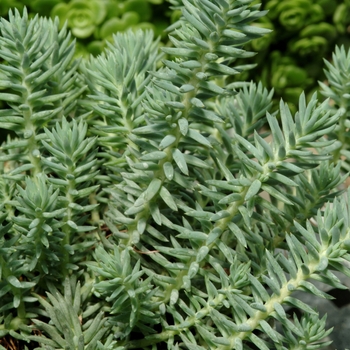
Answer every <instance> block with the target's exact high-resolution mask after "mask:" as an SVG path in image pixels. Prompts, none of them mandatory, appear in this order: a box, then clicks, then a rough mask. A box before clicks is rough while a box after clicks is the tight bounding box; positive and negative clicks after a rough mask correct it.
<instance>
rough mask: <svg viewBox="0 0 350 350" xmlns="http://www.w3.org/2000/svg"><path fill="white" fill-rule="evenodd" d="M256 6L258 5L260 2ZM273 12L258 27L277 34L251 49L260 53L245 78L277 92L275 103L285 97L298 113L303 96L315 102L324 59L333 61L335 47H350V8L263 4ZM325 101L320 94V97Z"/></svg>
mask: <svg viewBox="0 0 350 350" xmlns="http://www.w3.org/2000/svg"><path fill="white" fill-rule="evenodd" d="M256 2H257V3H258V2H259V1H256ZM261 3H262V9H264V10H267V11H269V12H268V13H267V15H266V17H263V18H262V19H260V20H259V21H258V22H257V23H255V25H257V26H259V27H262V28H268V29H272V30H273V31H272V33H270V34H268V35H266V36H264V37H263V38H258V39H255V40H253V41H252V42H251V43H250V44H249V45H248V47H250V46H251V47H252V49H253V50H255V51H258V52H259V53H258V55H257V56H256V57H255V58H254V59H252V60H251V63H256V64H257V67H256V68H255V69H253V70H252V71H251V72H246V76H245V79H247V80H249V79H253V80H261V81H262V82H263V83H264V85H265V86H266V87H267V88H272V87H273V88H274V89H275V101H274V102H275V104H276V107H277V104H278V102H279V99H280V98H281V97H282V98H283V100H284V101H285V102H287V103H288V104H289V106H290V108H291V109H292V111H293V112H296V110H297V106H298V99H299V95H300V94H301V92H302V91H304V92H305V93H306V94H307V96H308V98H310V97H311V96H312V94H313V92H314V91H316V90H317V88H318V80H325V79H326V77H325V76H324V74H323V72H322V68H323V62H322V58H324V57H325V58H326V59H331V56H332V52H333V50H334V46H335V45H338V46H341V45H345V46H346V47H347V48H348V47H349V39H348V35H347V34H346V28H347V27H348V26H349V24H350V23H349V11H350V3H349V2H348V1H334V0H297V1H294V0H262V1H261ZM321 97H322V96H321V95H319V98H321Z"/></svg>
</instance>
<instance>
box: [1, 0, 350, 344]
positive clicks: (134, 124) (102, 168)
mask: <svg viewBox="0 0 350 350" xmlns="http://www.w3.org/2000/svg"><path fill="white" fill-rule="evenodd" d="M171 2H172V5H173V6H174V7H175V8H176V9H177V10H180V11H181V13H182V15H181V17H180V19H179V20H178V21H177V22H176V23H174V24H173V25H172V27H171V28H169V31H170V35H169V38H170V41H171V42H172V44H173V46H172V47H164V48H162V50H161V51H162V52H163V53H165V54H166V55H167V56H166V57H167V59H165V58H164V56H163V54H162V53H160V50H159V42H158V41H157V40H154V38H153V33H152V32H151V31H137V32H133V31H128V32H126V33H119V34H117V35H115V36H114V37H113V42H112V43H110V44H109V45H108V48H107V49H106V51H105V52H104V53H103V54H102V55H100V56H98V57H96V58H90V59H89V60H88V61H82V62H79V61H76V60H74V58H73V57H74V42H72V43H70V34H69V33H68V32H67V30H66V28H65V27H64V28H63V29H62V30H59V21H58V20H55V21H52V20H48V19H43V18H40V17H35V18H34V19H31V20H29V19H28V16H27V13H26V11H24V12H23V15H20V13H19V12H18V11H15V13H14V14H13V13H12V12H10V14H9V20H8V21H7V20H5V19H2V20H1V25H0V46H1V50H0V56H1V58H2V59H3V60H4V63H3V64H1V65H0V74H1V79H0V89H1V90H2V92H1V93H0V99H1V100H3V101H5V102H6V108H4V109H2V110H0V127H1V128H2V129H6V130H11V131H13V132H14V133H15V134H16V137H9V138H8V140H7V141H6V142H5V143H4V144H3V145H2V146H1V149H0V164H1V168H0V169H1V178H0V198H1V202H0V297H1V301H2V303H1V306H0V337H10V336H11V337H13V338H17V339H18V340H21V341H23V342H26V341H27V342H32V344H31V346H32V347H35V348H36V349H57V350H58V349H78V350H83V349H91V350H93V349H101V350H106V349H111V350H112V349H118V350H123V349H125V350H126V349H165V348H167V349H172V350H175V349H191V350H192V349H193V350H204V349H221V350H226V349H227V350H228V349H238V350H242V349H244V350H246V349H251V348H252V347H255V348H258V349H262V350H271V349H276V350H282V349H283V350H284V349H295V350H296V349H318V348H322V347H324V346H326V345H327V344H329V342H328V341H327V340H324V338H325V337H326V336H327V335H328V334H330V332H331V330H326V328H325V317H322V318H319V316H318V313H317V311H316V310H314V309H312V308H311V307H310V306H309V305H307V304H305V303H304V302H303V301H301V300H299V299H297V298H296V296H295V294H294V292H295V291H297V290H302V291H305V292H307V293H311V294H313V295H315V296H317V297H323V298H330V296H329V295H327V294H326V293H324V292H322V291H320V290H319V289H317V288H316V287H315V286H314V284H312V281H313V280H317V281H322V282H323V283H325V284H327V285H330V286H332V287H335V288H345V287H344V286H343V285H342V284H341V282H340V281H339V279H338V278H337V277H336V276H335V274H334V273H333V272H334V271H340V272H343V273H344V274H346V275H348V276H349V275H350V271H349V269H348V268H347V267H346V265H345V264H344V263H345V262H349V261H350V255H349V250H350V243H349V242H350V231H349V227H350V225H349V222H350V205H349V200H350V193H347V194H343V192H342V190H341V185H342V184H343V182H344V180H345V178H346V174H344V172H343V170H344V169H345V170H347V169H348V166H349V164H348V163H349V162H348V158H347V155H348V151H347V149H348V139H347V136H344V137H343V138H341V137H340V135H342V132H343V133H344V132H345V130H346V129H347V128H348V123H349V122H348V114H347V112H346V109H347V103H348V97H349V96H348V95H349V94H348V91H347V90H346V89H348V85H349V79H348V73H349V72H348V67H349V56H350V53H349V54H345V50H344V49H337V50H336V51H335V56H334V57H335V58H334V66H332V65H331V64H327V68H328V71H327V72H328V73H327V74H328V75H329V83H330V86H329V87H326V86H325V85H323V86H322V87H323V91H324V93H325V94H326V95H327V96H328V97H330V98H331V99H332V100H333V106H331V105H330V101H329V100H326V101H324V102H322V103H318V101H317V97H316V94H314V95H313V96H312V98H311V101H310V102H309V103H307V102H306V98H305V94H304V93H301V94H300V96H299V103H298V112H297V113H295V114H294V113H293V114H292V113H291V111H290V109H289V107H288V105H287V104H285V103H284V102H283V101H281V103H280V105H279V109H278V110H276V111H275V110H273V109H272V99H273V91H270V92H269V91H268V90H267V89H265V88H264V87H263V86H262V84H260V83H259V84H255V83H253V82H251V83H247V82H245V81H239V82H235V83H230V77H232V76H238V75H239V74H240V73H241V72H244V71H245V69H247V68H249V65H246V66H245V65H241V64H240V65H238V64H237V62H238V59H246V58H248V57H251V56H252V55H254V53H253V52H250V51H247V50H245V48H244V45H245V44H247V43H249V42H251V40H254V39H257V38H259V37H261V36H262V35H264V34H266V33H268V32H269V30H267V29H264V28H261V27H258V26H253V25H251V24H252V23H254V22H256V21H257V20H258V19H259V18H260V17H262V16H264V15H265V12H264V11H260V10H259V7H260V6H259V4H253V3H252V1H251V0H212V1H209V0H182V1H175V0H172V1H171ZM279 120H280V123H279ZM328 135H329V136H328ZM268 137H270V138H268ZM288 306H292V307H296V308H298V309H300V310H301V314H302V315H301V317H300V318H298V317H297V316H296V315H289V313H288ZM37 330H40V333H38V332H36V331H37ZM27 345H28V344H27Z"/></svg>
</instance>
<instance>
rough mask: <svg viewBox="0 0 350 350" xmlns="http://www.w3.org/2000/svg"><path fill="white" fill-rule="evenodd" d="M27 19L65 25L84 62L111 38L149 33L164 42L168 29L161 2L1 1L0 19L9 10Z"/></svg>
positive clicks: (167, 10) (156, 0)
mask: <svg viewBox="0 0 350 350" xmlns="http://www.w3.org/2000/svg"><path fill="white" fill-rule="evenodd" d="M24 6H26V7H27V9H28V12H29V17H34V16H35V14H37V13H38V14H39V15H41V16H47V17H51V18H52V19H54V18H55V17H58V18H59V23H60V28H62V27H63V26H64V24H65V22H67V24H68V28H69V30H70V31H71V32H72V36H73V38H75V39H77V50H76V55H77V56H83V57H86V58H88V56H89V54H93V55H97V54H100V53H101V52H102V51H103V49H104V48H105V47H106V45H107V42H108V41H113V38H112V36H113V34H115V33H117V32H124V31H126V30H128V29H130V28H132V29H134V30H137V29H139V28H141V29H144V30H153V31H154V32H155V34H156V35H157V36H158V35H159V36H162V37H163V39H166V36H165V33H164V29H165V28H166V27H167V26H168V25H169V23H170V19H169V15H170V13H171V11H169V6H167V4H166V3H164V1H163V0H89V1H84V0H70V1H64V0H25V1H23V0H22V1H16V0H4V1H1V4H0V16H2V17H6V16H7V14H8V11H9V9H14V8H16V9H18V10H20V11H23V7H24Z"/></svg>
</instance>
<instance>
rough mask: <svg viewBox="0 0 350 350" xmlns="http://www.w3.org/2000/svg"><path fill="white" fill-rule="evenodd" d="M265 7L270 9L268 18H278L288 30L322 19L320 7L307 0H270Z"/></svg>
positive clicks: (322, 14)
mask: <svg viewBox="0 0 350 350" xmlns="http://www.w3.org/2000/svg"><path fill="white" fill-rule="evenodd" d="M265 8H266V9H267V10H269V11H270V18H272V19H274V20H275V19H276V20H278V22H279V24H280V25H281V26H282V27H283V28H284V29H285V30H287V31H290V32H297V31H299V30H300V29H302V28H304V27H305V26H307V25H309V24H312V23H318V22H320V21H322V20H323V19H324V12H323V9H322V7H321V6H320V5H319V4H317V3H313V1H308V0H296V1H293V0H282V1H278V0H270V1H268V2H267V3H266V5H265Z"/></svg>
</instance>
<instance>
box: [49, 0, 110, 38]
mask: <svg viewBox="0 0 350 350" xmlns="http://www.w3.org/2000/svg"><path fill="white" fill-rule="evenodd" d="M106 15H107V12H106V7H105V5H104V2H103V1H97V0H91V1H83V0H72V1H70V2H69V3H64V2H61V3H59V4H57V5H56V6H55V7H54V8H53V9H52V11H51V16H52V17H53V18H55V17H56V16H57V17H58V18H59V19H60V24H61V26H63V24H64V23H65V22H66V21H67V23H68V27H69V29H70V30H71V31H72V33H73V35H74V36H75V37H77V38H80V39H85V38H88V37H89V36H91V35H92V34H93V33H94V31H95V30H96V28H97V27H98V26H99V25H100V24H101V23H102V22H103V20H104V19H105V17H106Z"/></svg>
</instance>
